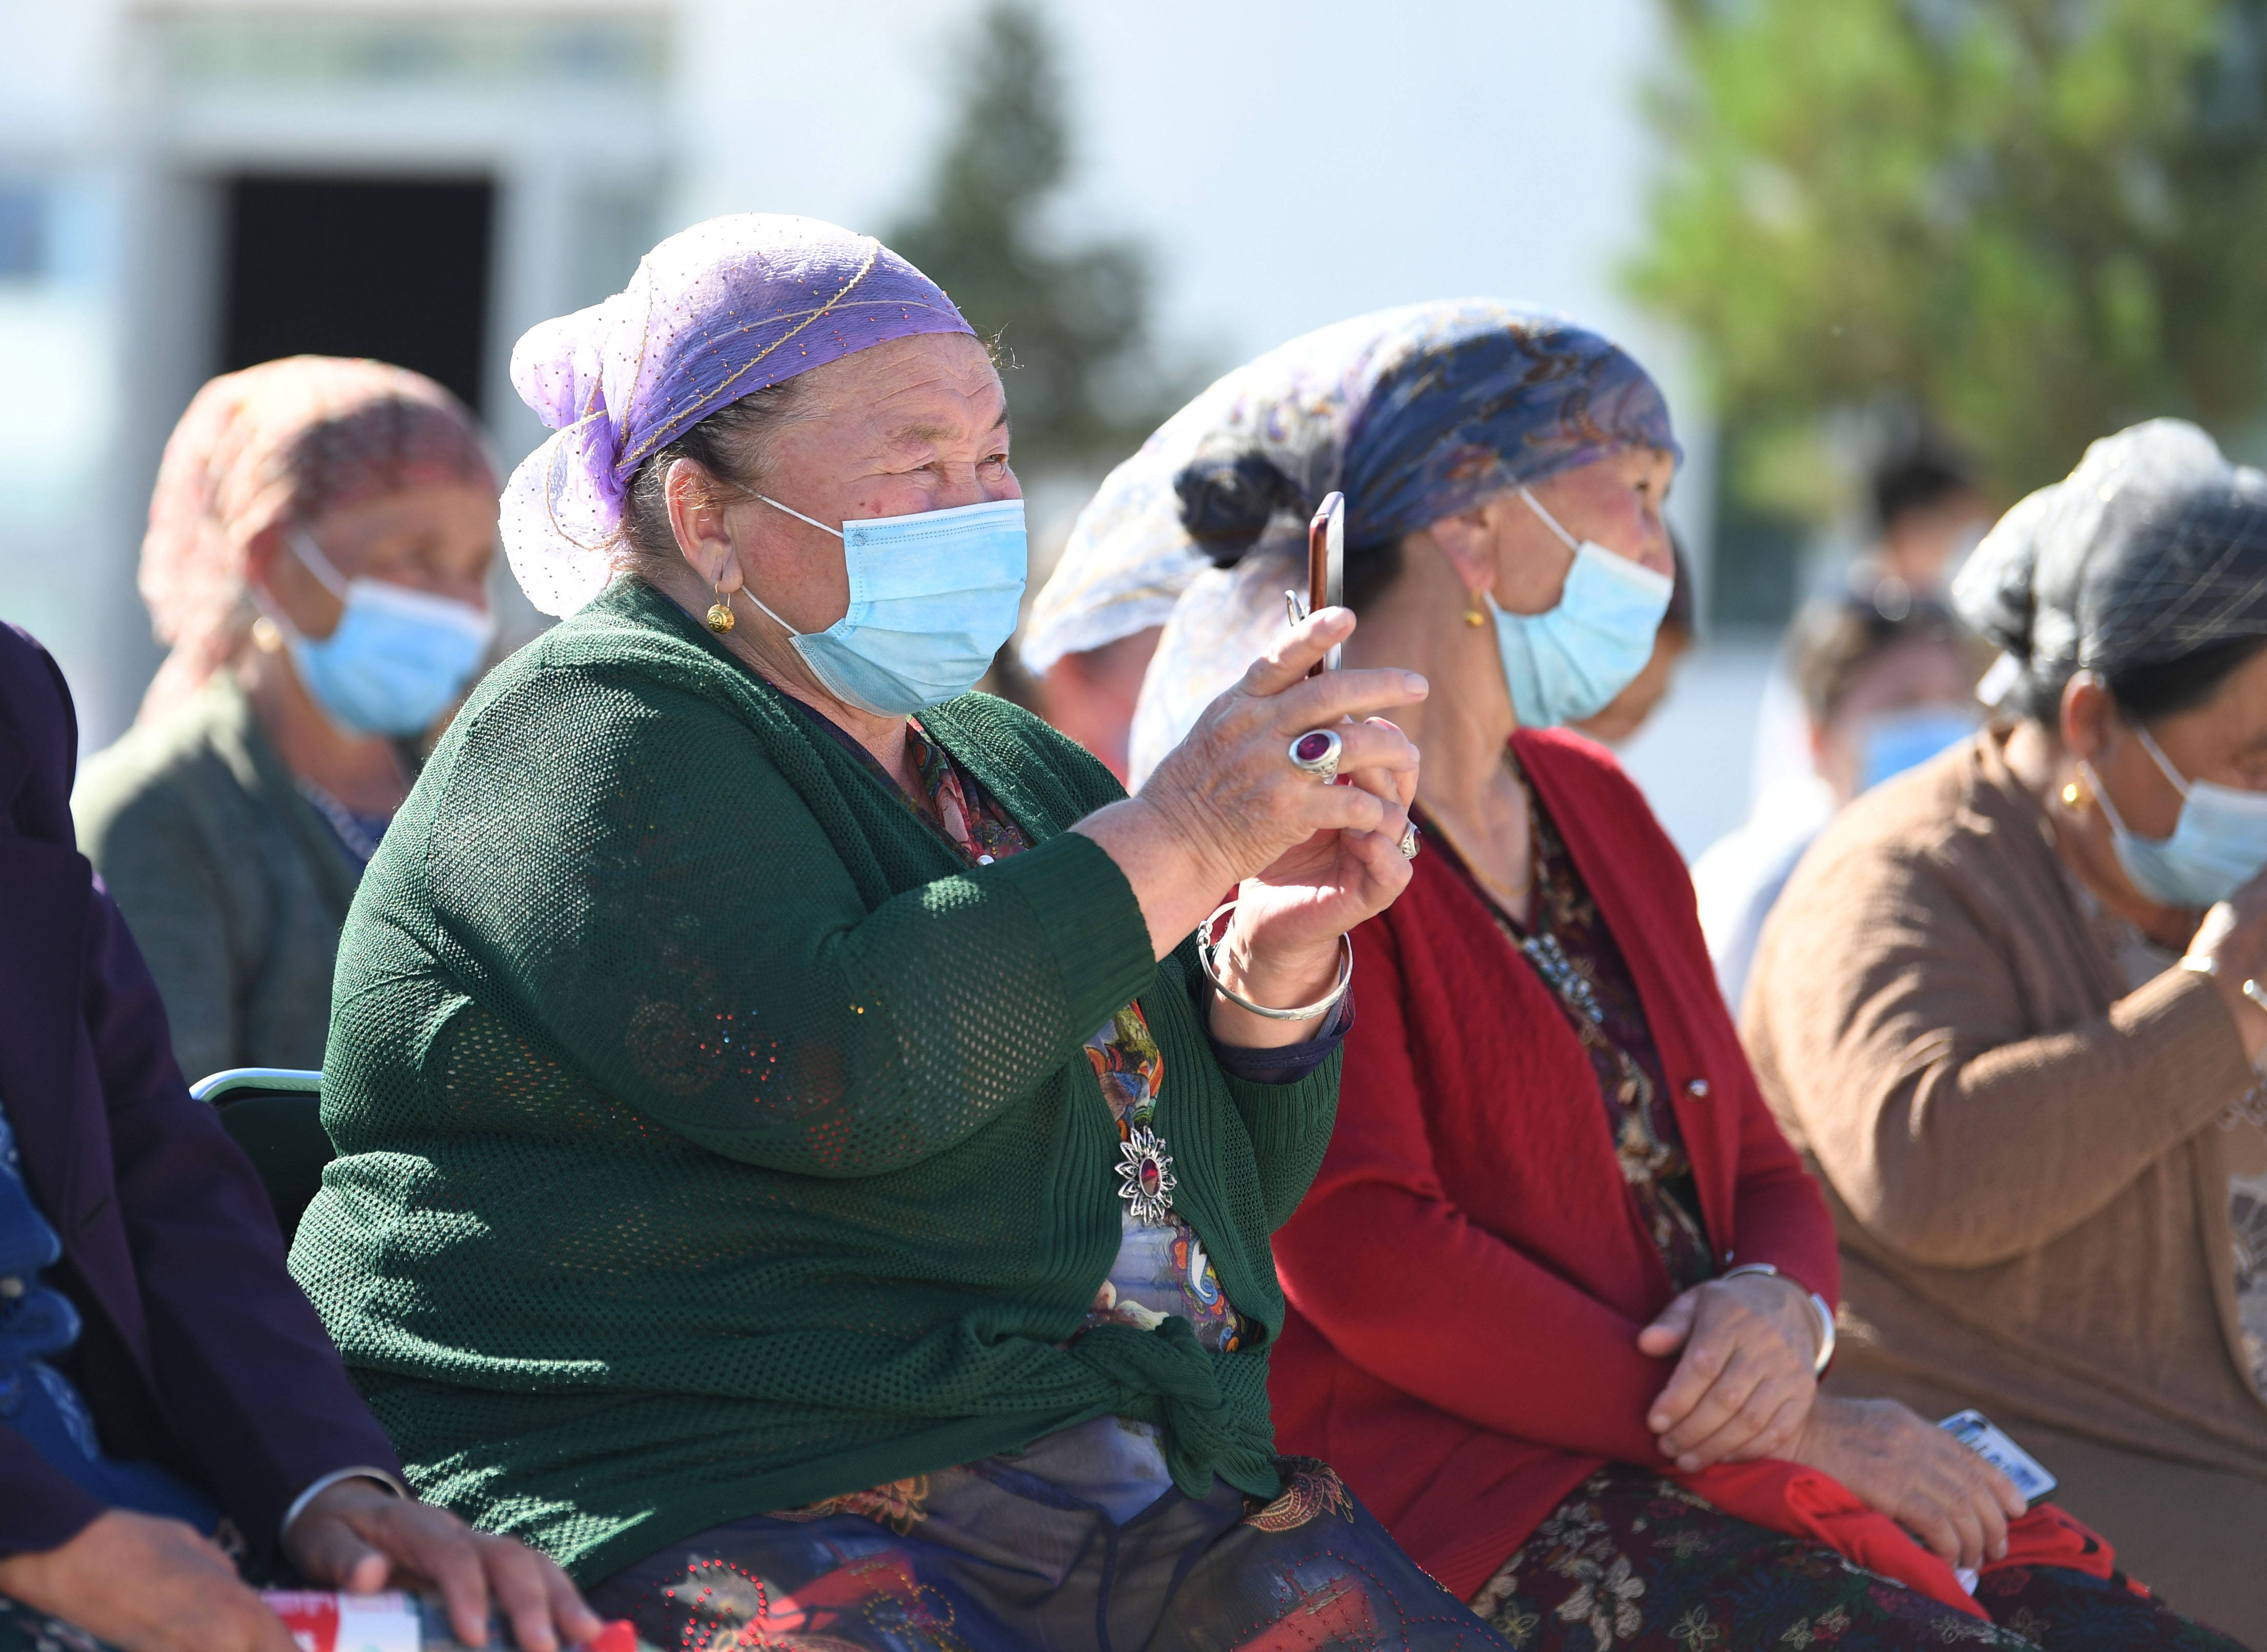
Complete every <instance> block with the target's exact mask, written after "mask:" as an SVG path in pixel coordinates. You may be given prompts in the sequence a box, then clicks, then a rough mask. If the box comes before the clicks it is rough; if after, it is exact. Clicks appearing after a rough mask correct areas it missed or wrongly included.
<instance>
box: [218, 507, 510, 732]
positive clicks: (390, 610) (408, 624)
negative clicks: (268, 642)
mask: <svg viewBox="0 0 2267 1652" xmlns="http://www.w3.org/2000/svg"><path fill="white" fill-rule="evenodd" d="M290 544H291V550H292V554H295V555H296V556H297V557H298V559H299V561H300V562H302V563H303V564H304V566H305V568H306V569H307V571H308V572H309V573H311V574H312V575H313V576H315V577H316V578H317V579H319V580H320V581H322V583H323V586H324V589H326V591H329V592H330V593H331V594H332V595H333V596H334V597H336V598H338V599H339V601H340V602H341V604H342V605H344V612H342V613H341V614H340V615H339V623H338V628H337V629H335V630H334V631H333V632H332V633H331V634H330V635H328V636H326V637H320V638H316V637H307V636H302V635H299V633H298V631H297V629H296V628H294V627H293V626H292V625H291V623H290V621H289V620H285V619H284V618H283V617H282V614H281V613H279V612H277V611H276V610H275V606H274V605H273V604H270V603H262V604H261V605H260V606H261V607H262V608H263V610H265V611H266V612H267V613H268V618H269V619H270V620H275V623H276V625H277V628H279V629H281V630H282V633H283V637H284V641H285V642H286V644H287V645H288V646H289V647H290V650H291V663H292V664H293V665H295V666H296V667H297V668H298V672H299V680H300V681H301V682H303V683H304V684H305V685H306V686H307V692H308V693H309V694H312V695H313V696H314V698H315V703H316V704H317V705H319V706H320V707H322V709H324V710H325V711H326V712H327V713H329V714H330V716H331V717H332V718H333V720H334V721H335V722H337V723H339V724H340V725H341V727H343V728H347V729H350V730H352V731H354V732H355V733H356V734H393V735H408V734H416V733H419V732H421V731H423V730H425V729H427V728H429V727H431V726H432V723H433V720H434V719H435V718H436V717H437V716H440V715H441V713H442V712H444V711H445V710H446V709H448V706H449V702H450V701H452V700H454V699H455V698H456V697H457V696H458V695H459V694H462V693H463V692H464V691H465V685H466V683H469V682H470V681H472V679H473V672H475V671H477V670H479V669H480V664H481V656H482V655H483V654H485V653H487V652H488V643H489V642H491V641H492V640H493V639H494V638H495V615H494V614H492V613H489V612H488V610H487V609H485V608H475V607H473V606H472V605H471V604H470V603H466V602H457V601H453V600H451V598H447V597H436V596H434V595H433V594H432V593H430V592H429V591H412V590H410V589H409V588H408V587H407V586H406V585H392V584H386V583H385V581H384V580H379V579H348V578H345V577H344V576H341V574H340V572H339V570H338V569H336V568H334V567H333V566H332V565H331V559H330V558H329V557H327V556H326V555H324V554H323V547H321V546H319V545H318V544H316V543H315V541H314V539H313V536H312V535H311V534H309V533H308V532H306V531H305V530H304V528H294V529H292V530H291V534H290Z"/></svg>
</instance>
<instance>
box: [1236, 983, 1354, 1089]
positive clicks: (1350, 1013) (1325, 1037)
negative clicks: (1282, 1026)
mask: <svg viewBox="0 0 2267 1652" xmlns="http://www.w3.org/2000/svg"><path fill="white" fill-rule="evenodd" d="M1352 1031H1354V995H1353V994H1352V993H1348V994H1347V995H1346V996H1345V997H1343V998H1341V999H1339V1002H1338V1004H1337V1006H1336V1007H1335V1008H1333V1009H1332V1011H1331V1013H1330V1014H1329V1015H1328V1016H1326V1017H1324V1020H1323V1024H1322V1026H1321V1028H1320V1029H1319V1030H1318V1031H1317V1032H1316V1034H1315V1036H1314V1037H1313V1038H1311V1039H1308V1040H1307V1041H1306V1042H1305V1043H1304V1044H1287V1045H1283V1046H1279V1047H1277V1048H1275V1049H1272V1050H1255V1049H1252V1048H1250V1047H1249V1046H1244V1045H1241V1044H1222V1042H1221V1041H1220V1040H1219V1039H1213V1040H1212V1054H1213V1059H1214V1061H1218V1062H1219V1063H1220V1068H1221V1071H1222V1072H1223V1073H1226V1074H1227V1075H1228V1076H1229V1077H1230V1078H1240V1079H1242V1080H1243V1081H1244V1083H1247V1084H1295V1083H1300V1082H1301V1081H1302V1080H1304V1079H1307V1078H1310V1077H1312V1076H1314V1074H1315V1073H1316V1072H1317V1070H1318V1069H1319V1068H1321V1067H1322V1064H1323V1063H1324V1061H1329V1060H1330V1059H1331V1057H1332V1056H1333V1055H1336V1054H1338V1053H1339V1050H1341V1049H1343V1048H1344V1047H1345V1046H1346V1034H1347V1033H1349V1032H1352ZM1205 1036H1206V1037H1207V1038H1212V1034H1211V1033H1210V1032H1207V1033H1206V1034H1205Z"/></svg>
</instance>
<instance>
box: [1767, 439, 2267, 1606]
mask: <svg viewBox="0 0 2267 1652" xmlns="http://www.w3.org/2000/svg"><path fill="white" fill-rule="evenodd" d="M1955 600H1956V601H1958V603H1959V605H1960V606H1961V608H1962V611H1963V613H1964V614H1965V615H1966V617H1967V618H1968V619H1969V620H1970V622H1971V623H1972V624H1974V625H1976V626H1977V628H1978V629H1980V630H1982V631H1983V632H1984V633H1985V635H1987V636H1988V637H1990V638H1991V639H1992V641H1994V642H1998V643H1999V645H2000V646H2001V647H2002V648H2003V649H2004V650H2006V653H2007V657H2006V659H2005V660H2003V661H2002V663H2001V665H2000V667H1999V669H1998V670H1997V671H1996V672H1994V674H1993V678H1991V679H1986V682H1987V687H1988V686H1992V683H1993V681H1994V679H1997V682H1998V684H1999V686H2002V688H2003V691H2004V693H2003V697H2002V698H2000V699H1999V701H1998V702H1997V703H1998V706H1999V710H2000V712H2001V713H2002V716H2001V717H2000V719H1999V721H1998V722H1997V723H1995V725H1994V726H1993V727H1992V728H1991V729H1990V730H1988V731H1985V733H1983V734H1981V735H1979V736H1978V737H1977V738H1976V739H1975V740H1974V741H1973V742H1970V743H1969V744H1966V745H1962V746H1960V747H1957V748H1955V750H1954V751H1952V752H1949V753H1946V754H1945V755H1944V756H1943V757H1941V758H1939V759H1937V760H1935V761H1933V762H1932V763H1930V764H1929V765H1928V766H1926V767H1924V768H1922V769H1920V770H1918V771H1916V772H1915V773H1913V774H1911V775H1907V776H1905V777H1904V778H1902V779H1900V780H1898V781H1896V782H1891V783H1890V784H1889V785H1886V786H1884V787H1882V788H1881V789H1878V790H1877V791H1875V792H1873V793H1869V794H1868V795H1867V797H1865V798H1863V799H1861V800H1860V802H1859V803H1857V804H1855V805H1853V806H1852V808H1851V809H1850V810H1848V811H1846V812H1845V814H1844V815H1843V816H1842V817H1841V818H1840V819H1838V821H1837V822H1836V823H1835V824H1834V825H1833V826H1831V827H1830V828H1829V830H1828V832H1827V833H1826V834H1825V835H1824V836H1823V837H1822V838H1821V839H1820V841H1819V842H1818V844H1817V845H1816V847H1815V848H1813V849H1812V850H1811V852H1810V853H1809V855H1808V856H1807V857H1806V858H1805V860H1804V862H1803V863H1802V865H1801V868H1800V869H1799V870H1797V871H1796V873H1795V875H1794V879H1793V880H1792V881H1791V883H1790V884H1789V885H1788V888H1787V891H1786V895H1785V897H1784V898H1783V899H1781V900H1780V902H1779V907H1778V909H1777V910H1776V911H1775V912H1774V914H1772V920H1771V922H1770V924H1769V926H1768V927H1767V928H1766V929H1765V931H1764V938H1763V943H1762V947H1761V950H1760V951H1759V953H1758V956H1757V964H1756V967H1755V972H1754V974H1753V976H1752V977H1751V979H1750V985H1749V988H1748V994H1747V998H1746V1002H1745V1005H1744V1014H1743V1024H1742V1032H1743V1035H1744V1037H1745V1039H1746V1040H1747V1042H1748V1046H1749V1048H1750V1052H1751V1054H1753V1055H1754V1057H1755V1062H1756V1070H1757V1076H1758V1077H1759V1078H1760V1079H1761V1080H1762V1082H1763V1085H1764V1092H1765V1094H1766V1095H1767V1096H1768V1097H1769V1098H1770V1099H1771V1102H1772V1107H1773V1109H1774V1110H1775V1111H1776V1112H1777V1113H1778V1114H1779V1120H1780V1121H1781V1123H1782V1124H1783V1125H1784V1127H1786V1131H1787V1133H1788V1134H1789V1135H1790V1136H1791V1137H1792V1138H1793V1139H1794V1142H1796V1143H1797V1145H1798V1146H1800V1147H1801V1148H1802V1149H1803V1150H1804V1151H1805V1152H1806V1153H1807V1154H1808V1156H1809V1157H1810V1159H1811V1162H1812V1164H1814V1166H1815V1167H1816V1169H1817V1171H1819V1172H1820V1175H1821V1177H1822V1178H1823V1181H1824V1182H1825V1184H1826V1186H1827V1189H1828V1193H1829V1197H1830V1203H1831V1204H1832V1206H1833V1208H1834V1213H1835V1218H1836V1221H1837V1222H1838V1226H1839V1229H1840V1233H1841V1239H1842V1246H1843V1255H1844V1273H1843V1285H1844V1292H1845V1302H1844V1305H1843V1332H1842V1349H1843V1352H1842V1355H1841V1358H1840V1361H1839V1362H1838V1368H1837V1369H1836V1372H1835V1374H1834V1377H1833V1378H1832V1380H1831V1382H1830V1384H1829V1387H1830V1391H1831V1390H1835V1389H1838V1390H1839V1391H1842V1392H1843V1393H1845V1394H1851V1395H1879V1396H1885V1397H1889V1398H1894V1399H1900V1400H1903V1401H1904V1402H1906V1403H1907V1404H1910V1405H1911V1406H1915V1407H1917V1408H1919V1409H1921V1410H1922V1411H1923V1413H1924V1414H1926V1415H1930V1416H1942V1415H1945V1414H1947V1413H1950V1412H1953V1411H1955V1410H1959V1409H1962V1408H1963V1407H1967V1406H1976V1407H1978V1408H1980V1409H1982V1410H1983V1411H1984V1412H1985V1413H1986V1414H1987V1415H1989V1416H1990V1417H1991V1418H1992V1420H1993V1421H1996V1422H1998V1423H1999V1424H2000V1425H2001V1426H2002V1427H2004V1428H2007V1431H2008V1432H2009V1433H2011V1434H2012V1435H2014V1437H2015V1438H2016V1440H2017V1441H2018V1442H2019V1443H2021V1444H2022V1445H2023V1446H2024V1447H2026V1448H2027V1449H2028V1450H2029V1451H2031V1453H2032V1454H2033V1455H2034V1456H2036V1457H2038V1458H2039V1459H2040V1460H2041V1461H2042V1462H2043V1463H2044V1464H2045V1465H2046V1466H2047V1468H2048V1469H2049V1470H2050V1472H2053V1473H2055V1474H2056V1475H2058V1476H2059V1478H2060V1479H2061V1482H2062V1487H2061V1491H2060V1494H2059V1496H2058V1500H2059V1501H2061V1502H2062V1503H2063V1504H2064V1506H2065V1507H2066V1508H2068V1509H2070V1510H2071V1511H2072V1512H2073V1513H2074V1514H2076V1515H2078V1516H2080V1517H2081V1518H2083V1519H2085V1520H2087V1521H2088V1522H2089V1523H2091V1524H2094V1525H2095V1526H2096V1527H2098V1528H2099V1529H2100V1530H2101V1531H2103V1532H2104V1533H2105V1534H2106V1535H2107V1536H2108V1537H2109V1538H2110V1540H2111V1541H2112V1542H2113V1543H2114V1544H2115V1545H2116V1546H2117V1549H2118V1551H2119V1556H2120V1564H2121V1566H2123V1567H2125V1568H2130V1569H2131V1571H2132V1572H2134V1573H2135V1574H2137V1575H2141V1576H2144V1577H2146V1578H2148V1579H2149V1580H2150V1581H2151V1582H2153V1584H2155V1585H2156V1586H2157V1587H2158V1588H2159V1589H2160V1590H2161V1591H2162V1592H2163V1594H2164V1595H2165V1597H2167V1599H2168V1600H2169V1601H2170V1602H2171V1603H2172V1604H2175V1605H2176V1606H2178V1607H2180V1608H2181V1609H2182V1610H2183V1611H2185V1612H2191V1613H2193V1614H2195V1615H2196V1616H2197V1617H2200V1618H2203V1619H2205V1620H2207V1621H2209V1622H2212V1623H2216V1624H2218V1625H2219V1626H2221V1627H2223V1628H2225V1629H2227V1631H2229V1632H2230V1633H2231V1634H2234V1635H2236V1636H2237V1637H2238V1638H2240V1639H2241V1640H2244V1641H2248V1642H2249V1643H2250V1644H2252V1645H2254V1646H2267V1130H2263V1120H2267V1105H2263V1098H2267V1091H2263V1090H2262V1088H2261V1080H2260V1076H2259V1072H2258V1071H2257V1070H2256V1068H2255V1063H2257V1062H2260V1061H2262V1059H2263V1055H2267V878H2263V877H2260V876H2259V874H2260V871H2261V869H2262V868H2263V867H2267V476H2262V475H2261V474H2259V473H2257V472H2256V471H2251V470H2241V471H2239V470H2235V469H2234V468H2232V467H2230V466H2228V465H2227V462H2226V461H2225V460H2224V459H2221V457H2220V455H2219V452H2218V450H2217V449H2216V448H2214V447H2213V446H2212V443H2211V441H2210V439H2209V438H2208V437H2205V435H2204V434H2203V432H2201V431H2199V430H2196V429H2195V428H2194V427H2193V426H2190V425H2185V424H2180V423H2177V422H2173V421H2158V422H2154V423H2152V424H2147V425H2142V426H2138V427H2136V428H2135V429H2133V430H2127V431H2124V432H2123V433H2121V434H2120V435H2118V436H2116V437H2109V438H2108V439H2106V440H2104V441H2101V442H2097V443H2095V445H2094V446H2093V448H2092V449H2090V450H2089V451H2088V452H2087V456H2086V459H2085V460H2084V461H2083V462H2082V463H2081V464H2080V466H2079V468H2078V470H2077V471H2075V472H2074V473H2073V474H2072V475H2071V477H2070V478H2069V479H2068V480H2067V481H2064V482H2062V483H2059V484H2058V485H2057V486H2055V487H2053V488H2045V489H2043V490H2042V491H2041V492H2039V493H2037V494H2035V495H2033V496H2031V497H2030V498H2029V499H2027V500H2025V501H2024V502H2023V503H2021V504H2020V505H2018V506H2017V507H2016V508H2015V510H2013V511H2011V512H2009V514H2008V516H2007V519H2006V520H2005V521H2003V522H2002V523H2001V524H2000V525H1999V527H1998V528H1997V529H1995V530H1994V532H1993V533H1992V536H1991V538H1990V539H1989V540H1986V541H1985V545H1984V546H1983V547H1979V549H1978V550H1977V553H1976V554H1975V556H1974V558H1973V559H1972V560H1971V562H1970V566H1969V568H1968V569H1966V570H1965V571H1964V572H1963V576H1962V578H1961V580H1960V582H1959V584H1958V585H1957V586H1956V587H1955ZM2255 977H2256V978H2257V980H2255V979H2254V978H2255ZM2255 995H2256V996H2255Z"/></svg>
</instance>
